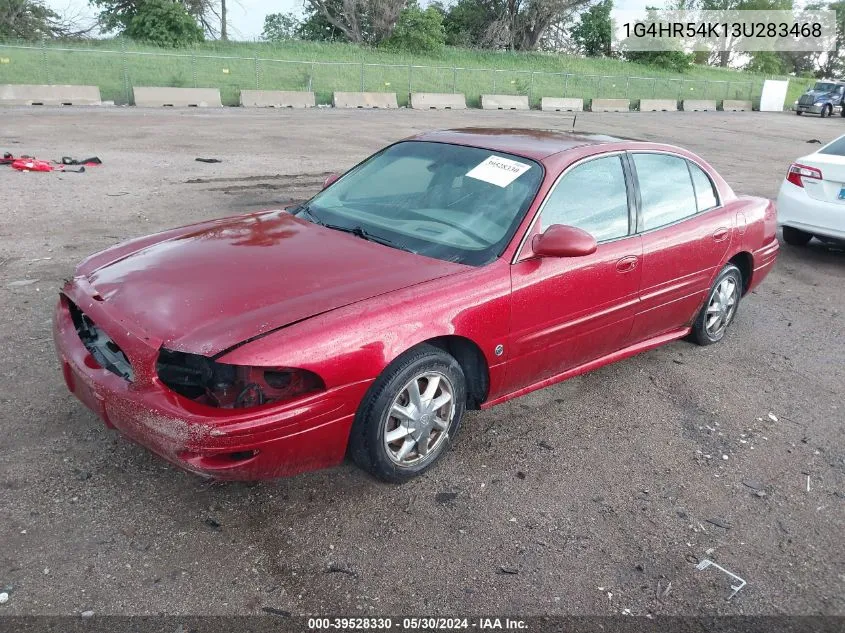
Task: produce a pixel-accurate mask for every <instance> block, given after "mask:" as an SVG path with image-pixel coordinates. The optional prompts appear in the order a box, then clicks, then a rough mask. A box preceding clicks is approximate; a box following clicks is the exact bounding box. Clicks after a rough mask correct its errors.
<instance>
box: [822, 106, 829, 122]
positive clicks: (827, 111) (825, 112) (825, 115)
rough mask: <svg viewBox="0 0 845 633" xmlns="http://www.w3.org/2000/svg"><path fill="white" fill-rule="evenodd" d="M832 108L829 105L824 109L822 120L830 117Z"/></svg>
mask: <svg viewBox="0 0 845 633" xmlns="http://www.w3.org/2000/svg"><path fill="white" fill-rule="evenodd" d="M830 111H831V108H830V106H829V105H826V106H824V107H823V108H822V113H821V115H820V116H821V118H823V119H824V118H825V117H829V116H830Z"/></svg>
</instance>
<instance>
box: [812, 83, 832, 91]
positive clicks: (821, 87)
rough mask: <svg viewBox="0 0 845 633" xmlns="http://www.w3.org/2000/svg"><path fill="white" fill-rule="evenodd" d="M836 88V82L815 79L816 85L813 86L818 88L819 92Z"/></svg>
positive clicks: (814, 88) (815, 88)
mask: <svg viewBox="0 0 845 633" xmlns="http://www.w3.org/2000/svg"><path fill="white" fill-rule="evenodd" d="M835 89H836V84H831V83H825V82H823V81H817V82H816V85H815V86H813V90H818V91H819V92H833V91H834V90H835Z"/></svg>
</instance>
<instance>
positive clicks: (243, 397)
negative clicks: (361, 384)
mask: <svg viewBox="0 0 845 633" xmlns="http://www.w3.org/2000/svg"><path fill="white" fill-rule="evenodd" d="M156 370H157V372H158V377H159V380H161V382H162V383H164V384H165V385H166V386H167V387H168V388H170V389H172V390H173V391H175V392H176V393H178V394H179V395H182V396H184V397H186V398H190V399H191V400H193V401H195V402H198V403H200V404H205V405H207V406H211V407H220V408H225V409H242V408H252V407H260V406H263V405H267V404H273V403H276V402H284V401H286V400H292V399H294V398H297V397H299V396H302V395H305V394H307V393H311V392H315V391H321V390H323V389H325V384H324V383H323V381H322V380H321V379H320V377H319V376H317V374H315V373H313V372H310V371H307V370H304V369H295V368H289V367H251V366H246V365H229V364H227V363H218V362H217V361H215V360H212V359H211V358H208V357H207V356H200V355H199V354H187V353H185V352H174V351H171V350H167V349H162V350H161V351H160V352H159V357H158V362H157V363H156Z"/></svg>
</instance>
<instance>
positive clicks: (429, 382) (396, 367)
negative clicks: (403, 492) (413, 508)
mask: <svg viewBox="0 0 845 633" xmlns="http://www.w3.org/2000/svg"><path fill="white" fill-rule="evenodd" d="M465 407H466V380H465V378H464V372H463V370H462V369H461V366H460V365H459V364H458V361H456V360H455V359H454V358H453V357H452V356H450V355H449V354H447V353H446V352H444V351H443V350H441V349H439V348H437V347H434V346H431V345H420V346H419V347H417V348H414V349H413V350H411V351H410V352H408V353H407V354H405V355H404V356H402V357H400V358H399V359H397V360H396V361H394V363H392V364H391V365H390V366H389V367H388V368H387V369H386V370H385V371H384V373H382V375H381V376H379V378H378V379H377V380H376V382H375V383H373V386H372V387H371V388H370V390H369V391H368V392H367V395H366V396H365V397H364V400H363V401H362V402H361V406H360V407H359V409H358V413H357V414H356V416H355V422H354V424H353V426H352V434H351V436H350V438H349V449H350V454H351V456H352V459H353V460H354V461H355V463H357V464H358V465H359V466H360V467H361V468H363V469H365V470H367V471H369V472H370V473H372V474H373V475H375V476H376V477H378V478H379V479H382V480H384V481H388V482H391V483H402V482H404V481H407V480H409V479H411V478H413V477H416V476H417V475H420V474H422V473H424V472H425V471H426V470H428V469H429V468H431V467H432V466H433V465H434V463H435V462H436V461H437V460H438V459H439V458H440V457H441V456H442V455H443V454H444V453H445V452H446V451H447V450H448V448H449V445H450V444H451V442H452V439H453V438H454V436H455V433H456V432H457V430H458V427H459V426H460V423H461V419H462V418H463V415H464V409H465Z"/></svg>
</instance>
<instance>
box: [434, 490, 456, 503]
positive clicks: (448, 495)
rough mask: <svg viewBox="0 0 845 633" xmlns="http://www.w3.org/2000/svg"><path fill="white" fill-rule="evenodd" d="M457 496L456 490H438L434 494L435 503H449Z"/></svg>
mask: <svg viewBox="0 0 845 633" xmlns="http://www.w3.org/2000/svg"><path fill="white" fill-rule="evenodd" d="M457 496H458V493H457V492H438V493H437V494H436V495H434V500H435V501H436V502H437V503H449V502H450V501H453V500H454V499H455V498H456V497H457Z"/></svg>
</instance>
